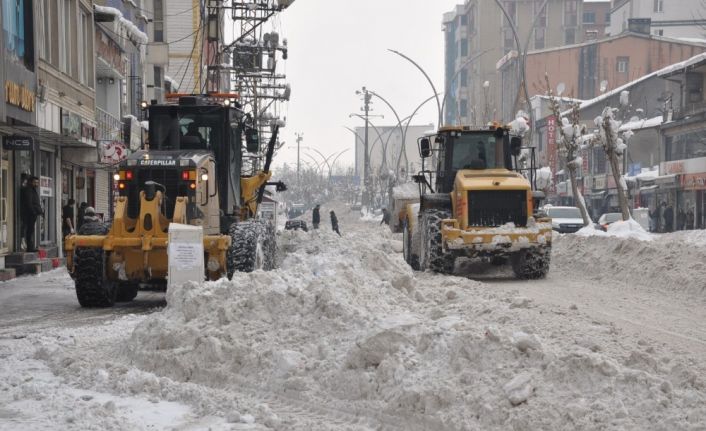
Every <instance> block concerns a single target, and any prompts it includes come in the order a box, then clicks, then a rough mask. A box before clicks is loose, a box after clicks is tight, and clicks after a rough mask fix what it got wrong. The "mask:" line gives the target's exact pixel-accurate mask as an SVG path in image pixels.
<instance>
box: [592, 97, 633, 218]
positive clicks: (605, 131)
mask: <svg viewBox="0 0 706 431" xmlns="http://www.w3.org/2000/svg"><path fill="white" fill-rule="evenodd" d="M615 111H616V110H615V109H614V108H611V107H610V106H607V107H606V108H605V109H604V110H603V113H602V114H601V116H599V117H597V118H596V119H595V124H596V126H597V127H598V128H599V132H598V135H597V137H596V139H595V140H594V145H595V144H596V143H598V144H600V145H601V146H602V147H603V150H604V151H605V153H606V157H607V158H608V162H609V163H610V170H611V171H612V172H613V178H614V179H615V184H616V186H617V188H618V202H619V204H620V212H621V213H622V214H623V220H629V219H630V210H629V208H628V198H627V188H628V187H627V184H626V183H625V178H623V176H622V174H621V172H620V171H621V169H620V165H621V162H620V157H622V156H623V154H624V153H625V149H626V148H627V145H626V144H625V142H624V139H623V137H621V136H620V125H621V122H620V121H617V120H616V119H615ZM631 135H632V132H631V131H628V132H626V135H625V136H624V137H625V138H629V137H630V136H631ZM596 141H597V142H596Z"/></svg>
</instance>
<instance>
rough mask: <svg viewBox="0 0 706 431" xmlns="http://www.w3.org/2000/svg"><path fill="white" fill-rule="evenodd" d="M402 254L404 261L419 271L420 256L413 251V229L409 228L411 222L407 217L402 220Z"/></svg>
mask: <svg viewBox="0 0 706 431" xmlns="http://www.w3.org/2000/svg"><path fill="white" fill-rule="evenodd" d="M402 254H403V255H404V261H405V262H407V263H408V264H409V266H411V267H412V269H413V270H415V271H419V256H417V255H416V254H414V253H413V252H412V231H411V230H410V229H409V222H408V221H407V220H406V219H405V220H404V221H403V222H402Z"/></svg>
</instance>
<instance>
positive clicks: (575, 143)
mask: <svg viewBox="0 0 706 431" xmlns="http://www.w3.org/2000/svg"><path fill="white" fill-rule="evenodd" d="M544 79H545V81H546V84H547V92H548V94H549V105H550V108H551V110H552V113H553V114H554V116H555V117H556V119H557V121H559V123H560V127H559V136H561V140H560V141H559V147H560V149H561V150H562V151H563V153H564V154H565V155H566V169H567V170H568V171H569V180H570V181H571V191H572V192H573V195H574V197H575V198H576V206H578V208H579V210H580V211H581V218H583V225H584V226H588V225H589V224H590V223H591V218H590V217H589V216H588V210H587V209H586V201H585V200H584V199H583V194H581V192H580V191H579V187H578V182H577V180H576V173H577V171H578V169H579V167H580V166H581V165H582V162H583V161H582V159H581V157H580V156H579V151H580V150H581V143H582V141H583V139H582V135H585V134H586V129H585V127H582V126H581V125H580V122H579V118H580V117H579V105H578V104H576V103H574V104H573V105H572V108H571V118H570V119H569V118H566V117H563V116H562V115H561V112H560V109H559V102H557V100H556V98H555V97H554V93H553V92H552V89H551V87H550V86H549V75H547V74H545V75H544ZM560 91H561V90H560Z"/></svg>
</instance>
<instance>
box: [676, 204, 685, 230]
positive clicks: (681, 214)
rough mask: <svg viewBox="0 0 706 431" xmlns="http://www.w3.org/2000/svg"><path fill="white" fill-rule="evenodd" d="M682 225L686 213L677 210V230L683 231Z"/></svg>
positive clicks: (681, 209)
mask: <svg viewBox="0 0 706 431" xmlns="http://www.w3.org/2000/svg"><path fill="white" fill-rule="evenodd" d="M684 225H686V213H685V212H684V208H679V211H678V212H677V230H684Z"/></svg>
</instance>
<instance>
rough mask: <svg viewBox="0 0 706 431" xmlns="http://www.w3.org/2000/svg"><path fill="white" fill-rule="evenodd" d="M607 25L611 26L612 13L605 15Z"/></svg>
mask: <svg viewBox="0 0 706 431" xmlns="http://www.w3.org/2000/svg"><path fill="white" fill-rule="evenodd" d="M605 23H606V24H610V12H606V13H605Z"/></svg>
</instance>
